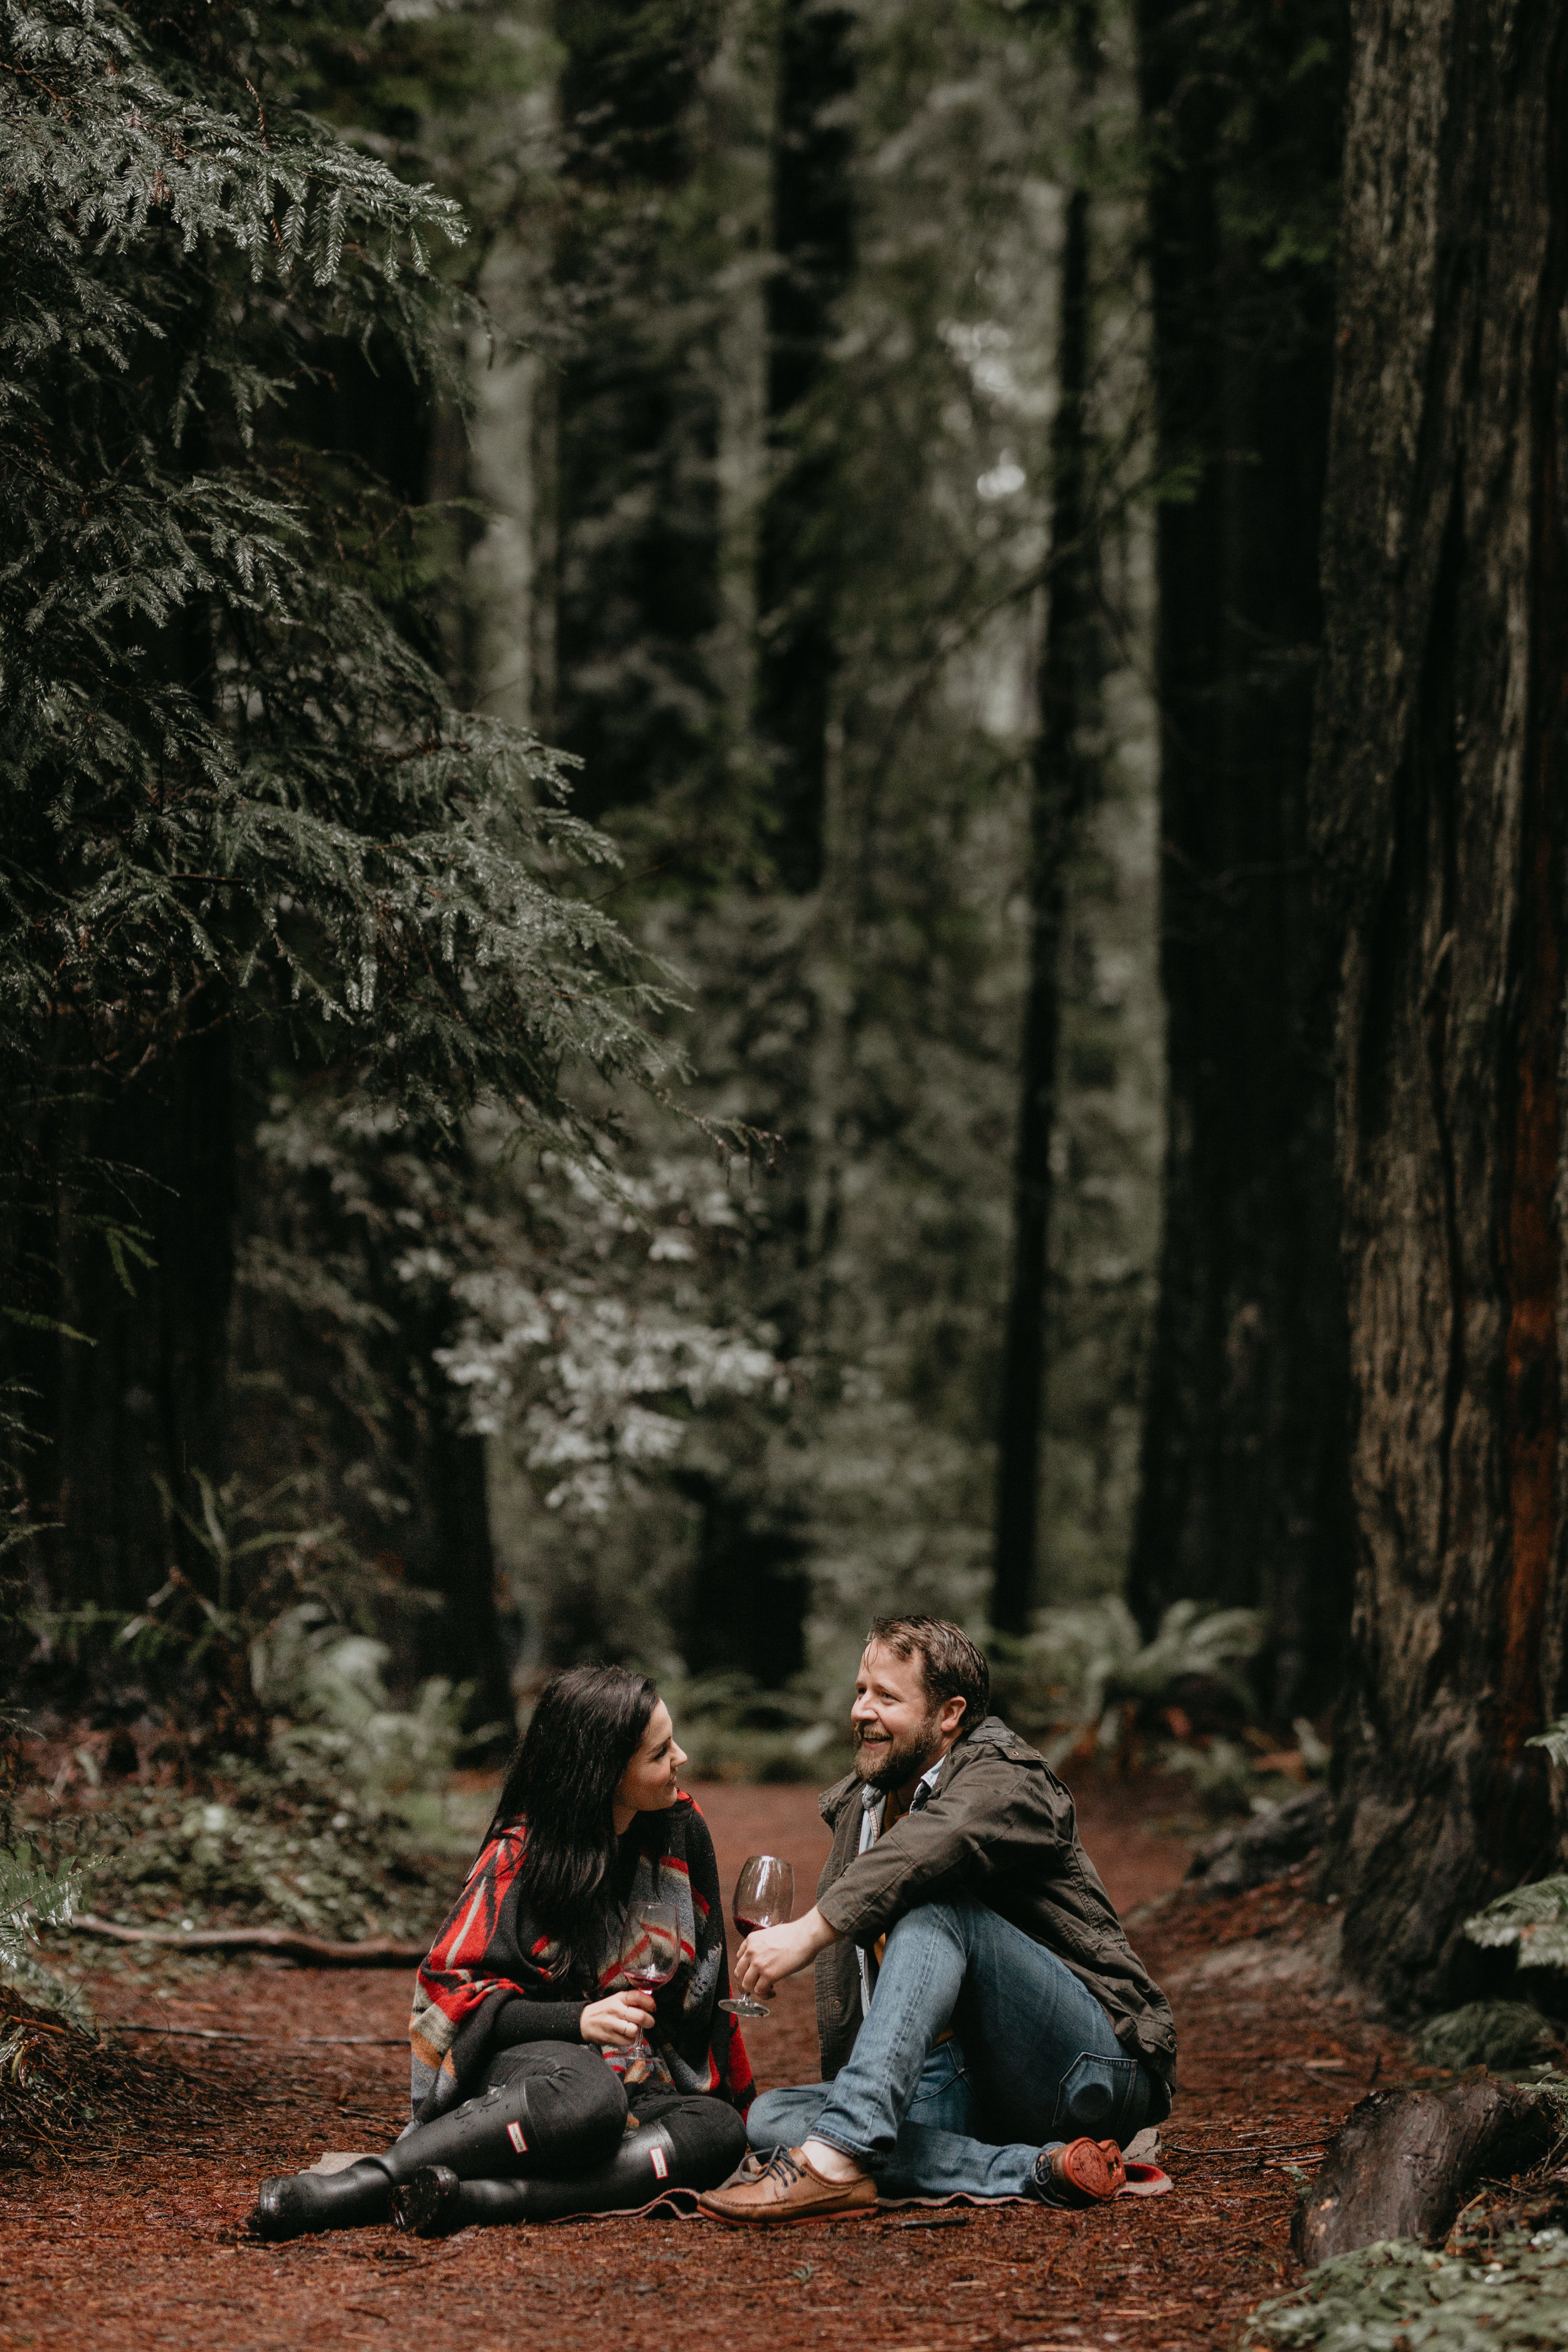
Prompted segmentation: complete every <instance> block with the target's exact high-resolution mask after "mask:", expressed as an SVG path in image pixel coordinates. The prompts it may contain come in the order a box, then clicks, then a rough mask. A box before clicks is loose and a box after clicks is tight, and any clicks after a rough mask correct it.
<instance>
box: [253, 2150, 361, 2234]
mask: <svg viewBox="0 0 1568 2352" xmlns="http://www.w3.org/2000/svg"><path fill="white" fill-rule="evenodd" d="M391 2219H392V2178H391V2175H390V2174H389V2173H388V2171H387V2170H386V2168H385V2166H384V2164H383V2163H382V2161H381V2159H380V2158H378V2157H374V2156H367V2157H362V2158H361V2159H360V2161H359V2163H358V2164H351V2165H348V2166H346V2167H345V2168H344V2169H343V2170H342V2172H286V2173H282V2174H280V2175H279V2178H278V2179H275V2180H264V2181H263V2182H262V2184H261V2189H260V2193H259V2194H258V2197H257V2200H256V2210H255V2212H254V2213H252V2215H251V2217H250V2234H251V2236H252V2237H253V2238H265V2239H267V2240H268V2242H270V2243H272V2244H277V2243H279V2242H280V2241H281V2240H283V2239H285V2238H310V2237H314V2236H316V2235H317V2234H318V2233H319V2232H320V2231H322V2230H368V2229H374V2226H375V2224H376V2223H377V2222H378V2221H391Z"/></svg>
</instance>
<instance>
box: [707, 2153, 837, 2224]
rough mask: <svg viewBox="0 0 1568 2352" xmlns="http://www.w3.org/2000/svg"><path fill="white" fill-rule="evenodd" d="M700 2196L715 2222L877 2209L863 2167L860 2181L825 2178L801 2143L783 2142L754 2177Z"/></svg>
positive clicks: (825, 2217) (826, 2216)
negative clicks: (801, 2150) (790, 2143)
mask: <svg viewBox="0 0 1568 2352" xmlns="http://www.w3.org/2000/svg"><path fill="white" fill-rule="evenodd" d="M697 2201H698V2203H699V2205H700V2207H701V2208H702V2210H703V2211H704V2213H711V2214H712V2216H713V2218H714V2220H715V2221H839V2220H842V2219H844V2218H845V2217H847V2216H849V2215H852V2214H856V2213H874V2212H875V2211H876V2210H877V2184H876V2182H875V2181H874V2180H873V2179H870V2177H869V2175H868V2174H867V2173H864V2172H863V2173H862V2174H861V2175H860V2177H859V2179H858V2180H825V2179H823V2177H822V2175H821V2173H820V2172H817V2171H816V2170H815V2169H814V2168H813V2167H812V2166H811V2165H809V2164H808V2163H807V2162H806V2160H805V2157H804V2156H803V2155H802V2154H801V2152H800V2150H799V2148H798V2147H781V2148H780V2149H779V2151H778V2154H777V2155H776V2156H775V2157H774V2158H773V2162H772V2163H771V2164H769V2165H765V2166H764V2167H763V2170H762V2171H761V2172H760V2173H759V2174H758V2176H757V2178H756V2179H755V2180H741V2181H737V2182H736V2183H735V2185H734V2187H733V2188H731V2189H710V2190H709V2191H708V2193H707V2195H706V2196H705V2197H700V2198H699V2199H698V2200H697Z"/></svg>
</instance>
